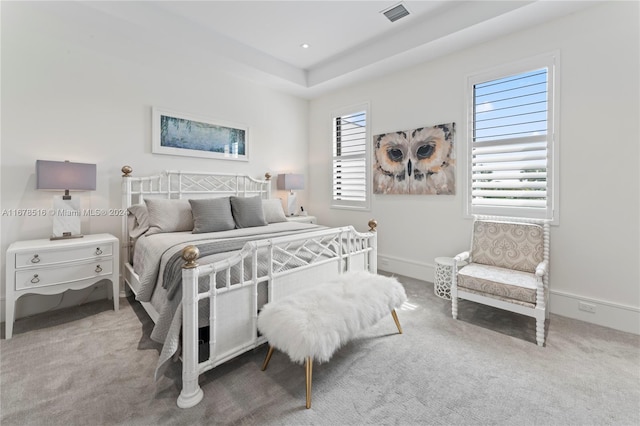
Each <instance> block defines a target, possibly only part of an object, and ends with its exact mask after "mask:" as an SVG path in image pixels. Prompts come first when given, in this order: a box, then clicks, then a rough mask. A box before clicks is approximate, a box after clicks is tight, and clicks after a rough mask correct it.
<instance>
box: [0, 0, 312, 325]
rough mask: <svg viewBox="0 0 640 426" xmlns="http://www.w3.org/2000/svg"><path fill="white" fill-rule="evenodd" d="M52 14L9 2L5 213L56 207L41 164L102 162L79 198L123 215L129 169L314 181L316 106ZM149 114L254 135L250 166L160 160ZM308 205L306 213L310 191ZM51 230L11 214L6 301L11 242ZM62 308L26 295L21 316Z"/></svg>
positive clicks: (107, 221) (45, 221) (89, 223)
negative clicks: (295, 176) (165, 113)
mask: <svg viewBox="0 0 640 426" xmlns="http://www.w3.org/2000/svg"><path fill="white" fill-rule="evenodd" d="M54 6H55V5H54ZM56 7H57V6H56ZM60 7H62V6H60ZM52 10H55V8H53V6H50V5H49V6H46V7H45V6H42V4H40V3H37V4H36V3H31V2H22V3H21V2H10V3H7V2H3V4H2V133H1V136H2V139H1V143H2V145H1V164H2V171H1V175H2V179H1V184H2V194H1V206H0V208H1V209H3V210H4V209H7V210H11V209H29V208H49V207H50V206H51V203H52V199H51V197H52V196H53V193H51V192H44V191H36V190H35V161H36V160H37V159H45V160H58V161H62V160H70V161H78V162H88V163H96V164H97V169H98V182H97V189H96V191H93V192H86V193H77V194H78V195H77V196H79V197H80V198H81V204H82V207H83V208H91V209H99V208H119V207H120V206H121V193H120V182H121V178H120V176H121V174H122V173H121V172H120V169H121V167H122V166H123V165H125V164H126V165H130V166H132V167H133V170H134V175H145V174H151V173H157V172H160V171H162V170H167V169H171V170H191V171H194V170H196V171H198V170H210V171H220V172H243V173H248V174H250V175H252V176H254V177H262V176H264V173H265V172H271V173H272V174H273V176H274V177H275V175H276V174H277V173H278V172H283V171H288V172H301V173H304V172H306V168H307V155H308V153H307V144H306V139H307V121H308V101H306V100H301V99H298V98H295V97H292V96H289V95H284V94H281V93H278V92H275V91H273V90H270V89H267V88H265V87H262V86H259V85H256V84H253V83H252V82H250V81H247V80H246V79H241V78H237V77H235V76H231V75H227V74H224V73H221V72H218V71H216V70H215V68H214V67H210V66H202V65H201V64H199V63H193V62H184V61H183V57H182V56H180V52H179V51H177V50H179V49H176V47H175V46H171V49H169V48H168V49H167V51H165V52H162V49H157V50H158V51H160V52H161V53H160V54H158V53H157V51H154V50H153V46H148V45H145V44H144V43H139V42H138V41H137V40H128V39H126V37H122V35H121V34H120V30H121V28H114V32H113V34H112V35H111V34H107V33H103V32H101V31H100V30H99V29H98V28H97V27H91V26H90V25H87V23H86V22H79V21H80V20H76V21H77V22H76V21H74V20H68V19H67V18H64V17H62V16H58V15H55V14H52V13H51V11H52ZM136 43H139V44H140V45H139V46H136ZM132 46H135V48H133V47H132ZM120 51H122V52H123V54H122V55H120V54H119V52H120ZM203 54H206V52H203ZM152 106H161V107H165V108H170V109H172V110H175V111H180V112H184V113H191V114H197V115H200V116H206V117H211V118H212V119H220V120H224V121H228V122H234V123H242V124H246V125H248V126H249V128H250V130H249V131H250V151H249V157H250V159H249V162H235V161H225V160H210V159H200V158H190V157H176V156H166V155H157V154H152V153H151V107H152ZM285 153H286V155H283V154H285ZM273 188H275V184H274V185H273ZM274 195H277V196H284V195H285V194H284V193H282V194H279V193H277V192H276V191H274ZM74 196H75V195H74ZM300 197H301V199H300V203H302V204H304V205H306V193H301V194H300ZM120 220H121V219H120V218H119V217H83V219H82V232H83V233H84V234H89V233H98V232H110V233H112V234H114V235H116V236H120V233H121V222H120ZM51 228H52V218H51V217H35V218H34V217H13V216H10V215H9V216H2V228H1V235H2V237H1V248H2V271H0V273H1V276H2V282H3V285H2V294H4V282H5V273H4V270H5V269H4V265H5V259H4V257H5V256H4V253H5V252H6V250H7V248H8V246H9V244H11V243H12V242H14V241H17V240H25V239H33V238H47V237H48V236H49V235H50V233H51ZM89 291H91V290H89ZM100 291H102V290H101V289H99V290H98V293H99V292H100ZM78 293H79V294H75V293H74V294H67V295H65V300H64V301H63V304H62V306H68V305H73V304H75V303H77V302H78V301H80V300H83V299H85V298H86V297H87V294H86V292H78ZM104 294H106V293H104ZM95 295H96V294H95V292H94V295H93V296H95ZM93 296H92V297H93ZM26 299H28V300H26ZM59 301H60V297H59V296H48V297H45V296H25V297H23V298H22V299H20V301H19V303H18V306H17V316H18V317H20V316H24V315H26V314H30V313H32V312H38V311H41V310H44V309H49V308H52V307H57V304H58V303H59ZM2 307H3V308H4V302H3V303H2ZM3 311H4V309H3Z"/></svg>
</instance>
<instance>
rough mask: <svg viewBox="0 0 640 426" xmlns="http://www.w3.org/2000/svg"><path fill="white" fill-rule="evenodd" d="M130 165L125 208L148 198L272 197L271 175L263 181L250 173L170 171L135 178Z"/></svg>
mask: <svg viewBox="0 0 640 426" xmlns="http://www.w3.org/2000/svg"><path fill="white" fill-rule="evenodd" d="M132 172H133V169H132V168H131V167H129V166H124V167H123V168H122V173H123V175H122V207H123V208H124V209H126V208H127V207H130V206H132V205H134V204H140V203H143V202H144V199H145V198H172V199H181V198H184V199H187V198H214V197H228V196H232V195H233V196H236V197H254V196H260V197H262V198H263V199H268V198H269V197H270V196H271V175H270V174H269V173H265V179H264V180H259V179H255V178H252V177H251V176H248V175H243V174H234V173H214V172H185V171H175V170H167V171H164V172H162V173H160V174H158V175H153V176H142V177H135V176H132V175H131V173H132Z"/></svg>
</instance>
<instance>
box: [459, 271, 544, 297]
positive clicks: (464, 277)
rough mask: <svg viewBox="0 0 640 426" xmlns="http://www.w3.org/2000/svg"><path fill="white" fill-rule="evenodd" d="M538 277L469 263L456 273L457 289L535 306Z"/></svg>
mask: <svg viewBox="0 0 640 426" xmlns="http://www.w3.org/2000/svg"><path fill="white" fill-rule="evenodd" d="M537 283H538V277H536V275H535V274H531V273H528V272H522V271H516V270H512V269H504V268H500V267H498V266H490V265H483V264H480V263H470V264H468V265H467V266H465V267H463V268H461V269H460V270H459V271H458V287H459V288H461V289H468V290H471V291H472V292H473V293H476V294H486V295H487V296H495V297H496V298H499V299H501V300H513V301H519V302H525V303H527V304H528V303H531V304H533V305H534V306H535V304H536V288H537Z"/></svg>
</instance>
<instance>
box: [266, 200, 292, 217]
mask: <svg viewBox="0 0 640 426" xmlns="http://www.w3.org/2000/svg"><path fill="white" fill-rule="evenodd" d="M262 211H263V212H264V218H265V220H266V221H267V223H276V222H286V221H287V216H286V215H285V214H284V210H282V200H281V199H280V198H271V199H269V200H262Z"/></svg>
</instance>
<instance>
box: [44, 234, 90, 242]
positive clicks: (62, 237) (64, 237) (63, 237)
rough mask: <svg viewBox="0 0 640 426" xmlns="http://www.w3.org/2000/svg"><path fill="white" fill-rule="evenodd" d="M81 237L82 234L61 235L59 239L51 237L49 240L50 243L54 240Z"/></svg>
mask: <svg viewBox="0 0 640 426" xmlns="http://www.w3.org/2000/svg"><path fill="white" fill-rule="evenodd" d="M83 237H84V235H82V234H77V235H62V236H60V237H56V236H52V237H51V238H49V240H51V241H55V240H70V239H72V238H83Z"/></svg>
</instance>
